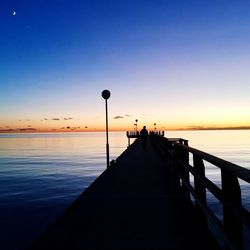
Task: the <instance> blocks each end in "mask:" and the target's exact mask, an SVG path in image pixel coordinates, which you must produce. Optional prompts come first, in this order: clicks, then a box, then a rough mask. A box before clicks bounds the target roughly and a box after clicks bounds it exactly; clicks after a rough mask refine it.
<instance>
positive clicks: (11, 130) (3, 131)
mask: <svg viewBox="0 0 250 250" xmlns="http://www.w3.org/2000/svg"><path fill="white" fill-rule="evenodd" d="M14 131H15V129H0V133H6V132H14Z"/></svg>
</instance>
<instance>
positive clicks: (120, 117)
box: [114, 115, 124, 119]
mask: <svg viewBox="0 0 250 250" xmlns="http://www.w3.org/2000/svg"><path fill="white" fill-rule="evenodd" d="M123 118H124V117H123V116H121V115H117V116H115V117H114V119H123Z"/></svg>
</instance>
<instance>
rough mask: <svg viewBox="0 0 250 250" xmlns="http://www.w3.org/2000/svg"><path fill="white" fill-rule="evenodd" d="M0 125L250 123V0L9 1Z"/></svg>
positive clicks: (2, 38)
mask: <svg viewBox="0 0 250 250" xmlns="http://www.w3.org/2000/svg"><path fill="white" fill-rule="evenodd" d="M0 89H1V91H0V132H40V131H59V132H62V131H102V130H104V129H105V106H104V100H103V99H102V97H101V92H102V91H103V90H104V89H108V90H110V91H111V97H110V99H109V100H108V110H109V126H110V129H111V130H133V129H134V123H135V119H138V129H140V128H141V127H142V126H143V125H146V126H147V127H148V128H149V129H152V128H153V127H154V125H153V124H154V123H156V127H157V129H160V130H168V129H169V130H170V129H204V128H210V129H214V128H250V98H249V96H250V1H240V0H238V1H232V0H227V1H223V0H221V1H213V0H210V1H202V0H199V1H198V0H197V1H189V0H172V1H171V0H154V1H149V0H144V1H143V0H133V1H132V0H131V1H130V0H127V1H119V0H113V1H106V0H100V1H98V0H70V1H68V0H36V1H32V0H2V1H1V2H0Z"/></svg>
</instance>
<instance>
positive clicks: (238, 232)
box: [221, 170, 243, 249]
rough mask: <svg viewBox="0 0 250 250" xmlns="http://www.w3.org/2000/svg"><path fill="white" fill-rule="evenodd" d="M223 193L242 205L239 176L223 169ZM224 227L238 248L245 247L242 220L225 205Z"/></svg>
mask: <svg viewBox="0 0 250 250" xmlns="http://www.w3.org/2000/svg"><path fill="white" fill-rule="evenodd" d="M221 181H222V193H223V195H224V197H225V198H226V199H227V200H228V201H230V202H232V204H234V205H236V206H237V205H238V206H241V190H240V185H239V181H238V178H237V177H236V176H233V175H231V174H229V173H228V172H226V171H223V170H221ZM223 222H224V229H225V231H226V232H227V233H228V234H229V237H230V238H231V239H233V240H234V242H235V243H236V244H237V247H238V249H243V228H242V224H241V222H240V221H239V220H238V219H237V218H236V217H235V216H234V215H233V213H232V212H231V211H230V210H229V209H228V208H227V206H225V205H223Z"/></svg>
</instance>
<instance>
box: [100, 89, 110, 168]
mask: <svg viewBox="0 0 250 250" xmlns="http://www.w3.org/2000/svg"><path fill="white" fill-rule="evenodd" d="M102 97H103V99H105V112H106V158H107V168H108V167H109V137H108V132H109V127H108V99H109V97H110V91H109V90H107V89H105V90H103V91H102Z"/></svg>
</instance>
